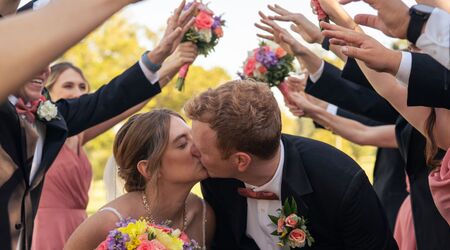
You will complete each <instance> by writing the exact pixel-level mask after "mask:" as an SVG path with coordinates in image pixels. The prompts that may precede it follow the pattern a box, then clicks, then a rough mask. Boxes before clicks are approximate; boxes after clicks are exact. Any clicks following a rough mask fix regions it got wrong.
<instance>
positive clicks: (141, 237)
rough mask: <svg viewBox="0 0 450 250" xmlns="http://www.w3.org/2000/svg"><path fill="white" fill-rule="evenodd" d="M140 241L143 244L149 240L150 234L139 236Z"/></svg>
mask: <svg viewBox="0 0 450 250" xmlns="http://www.w3.org/2000/svg"><path fill="white" fill-rule="evenodd" d="M138 240H139V241H141V242H142V241H146V240H148V234H146V233H143V234H141V235H139V236H138Z"/></svg>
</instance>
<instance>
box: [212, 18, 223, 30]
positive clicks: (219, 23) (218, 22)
mask: <svg viewBox="0 0 450 250" xmlns="http://www.w3.org/2000/svg"><path fill="white" fill-rule="evenodd" d="M221 25H222V19H221V17H220V16H215V17H214V23H213V25H212V26H211V29H213V30H214V29H216V28H217V27H219V26H221Z"/></svg>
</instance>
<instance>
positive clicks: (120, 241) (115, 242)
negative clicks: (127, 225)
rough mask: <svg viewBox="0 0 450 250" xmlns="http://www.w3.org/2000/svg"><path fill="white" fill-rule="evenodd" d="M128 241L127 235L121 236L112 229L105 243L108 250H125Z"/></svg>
mask: <svg viewBox="0 0 450 250" xmlns="http://www.w3.org/2000/svg"><path fill="white" fill-rule="evenodd" d="M129 240H130V237H129V236H128V234H122V233H121V232H119V231H118V230H116V229H114V230H112V231H110V232H109V234H108V238H107V243H108V249H111V250H126V247H125V243H126V242H127V241H129Z"/></svg>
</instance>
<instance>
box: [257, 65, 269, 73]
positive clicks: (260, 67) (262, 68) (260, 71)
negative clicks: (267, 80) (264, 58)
mask: <svg viewBox="0 0 450 250" xmlns="http://www.w3.org/2000/svg"><path fill="white" fill-rule="evenodd" d="M258 71H259V73H261V74H265V73H266V72H267V68H266V67H264V66H263V65H261V66H259V67H258Z"/></svg>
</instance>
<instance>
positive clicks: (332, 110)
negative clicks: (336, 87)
mask: <svg viewBox="0 0 450 250" xmlns="http://www.w3.org/2000/svg"><path fill="white" fill-rule="evenodd" d="M337 110H338V107H337V106H336V105H333V104H331V103H329V104H328V106H327V112H328V113H330V114H332V115H336V114H337Z"/></svg>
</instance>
